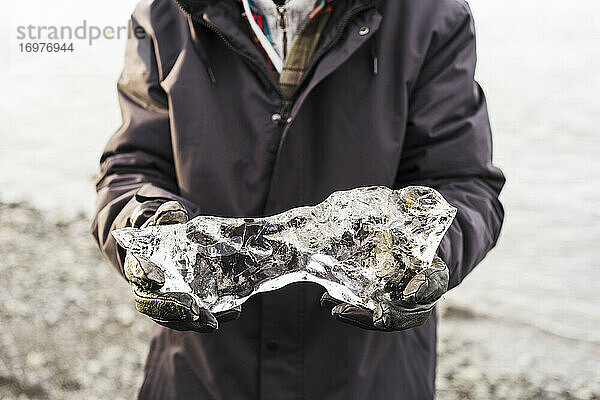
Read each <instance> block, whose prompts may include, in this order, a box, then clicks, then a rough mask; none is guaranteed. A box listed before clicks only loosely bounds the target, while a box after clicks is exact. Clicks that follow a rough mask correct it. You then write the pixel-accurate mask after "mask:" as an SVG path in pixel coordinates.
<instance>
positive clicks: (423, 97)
mask: <svg viewBox="0 0 600 400" xmlns="http://www.w3.org/2000/svg"><path fill="white" fill-rule="evenodd" d="M455 5H459V6H460V13H458V14H459V17H458V18H454V20H455V21H457V22H453V23H450V22H448V21H446V22H445V24H446V25H447V29H445V31H444V32H442V30H443V29H440V30H439V31H437V32H434V33H433V36H432V38H431V42H430V46H429V49H428V51H427V55H426V57H425V61H424V63H423V66H422V68H421V70H420V72H419V76H418V79H417V80H416V82H415V85H414V87H413V90H412V91H411V98H410V99H409V111H408V120H407V133H406V139H405V144H404V148H403V152H402V157H401V161H400V165H399V169H398V174H397V178H396V186H398V187H404V186H408V185H415V184H416V185H425V186H430V187H433V188H435V189H437V190H438V191H439V192H440V193H441V194H442V195H443V196H444V197H445V198H446V200H447V201H448V202H449V203H450V204H452V205H453V206H455V207H456V208H457V209H458V213H457V215H456V219H455V220H454V222H453V223H452V225H451V227H450V228H449V230H448V232H447V233H446V235H445V236H444V238H443V239H442V242H441V243H440V247H439V249H438V255H439V256H440V257H441V258H442V259H443V260H444V261H445V262H446V264H447V265H448V268H449V270H450V288H452V287H455V286H456V285H458V284H459V283H460V282H461V281H462V280H463V279H464V278H465V276H466V275H467V274H468V273H469V272H471V270H472V269H473V268H474V267H475V266H476V265H477V264H478V263H479V262H480V261H481V260H482V259H483V258H484V257H485V255H486V254H487V252H488V251H489V250H491V249H492V248H493V247H494V246H495V244H496V241H497V240H498V236H499V234H500V228H501V226H502V221H503V218H504V210H503V208H502V205H501V204H500V201H499V199H498V195H499V193H500V191H501V189H502V186H503V185H504V181H505V179H504V176H503V174H502V172H501V171H500V170H499V169H498V168H496V167H494V166H493V165H492V138H491V131H490V123H489V119H488V113H487V107H486V101H485V97H484V94H483V91H482V89H481V87H480V86H479V85H478V84H477V83H476V82H475V80H474V74H475V64H476V54H475V35H474V26H473V20H472V17H471V13H470V10H469V9H468V8H467V6H466V5H462V4H461V3H455Z"/></svg>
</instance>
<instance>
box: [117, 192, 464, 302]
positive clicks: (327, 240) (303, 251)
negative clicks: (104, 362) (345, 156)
mask: <svg viewBox="0 0 600 400" xmlns="http://www.w3.org/2000/svg"><path fill="white" fill-rule="evenodd" d="M455 215H456V209H455V208H454V207H452V206H451V205H450V204H448V203H447V202H446V200H445V199H444V198H443V197H442V196H441V195H440V194H439V193H438V192H437V191H435V190H434V189H431V188H428V187H422V186H411V187H407V188H404V189H401V190H391V189H389V188H386V187H362V188H357V189H352V190H347V191H339V192H335V193H333V194H331V195H330V196H329V197H328V198H327V199H326V200H325V201H323V202H322V203H320V204H317V205H315V206H313V207H299V208H294V209H291V210H288V211H286V212H283V213H281V214H278V215H274V216H271V217H265V218H221V217H213V216H199V217H196V218H194V219H192V220H190V221H189V222H187V223H185V224H175V225H164V226H153V227H148V228H144V229H133V228H127V229H122V230H115V231H113V232H112V234H113V236H114V237H115V239H116V240H117V242H118V243H119V244H120V245H121V246H122V247H123V248H125V249H127V250H129V251H131V252H132V253H133V254H134V255H136V256H138V257H141V258H144V259H147V260H149V261H151V262H153V263H154V264H156V265H157V266H159V268H161V269H162V270H163V272H164V275H165V284H164V286H163V287H162V288H161V289H160V292H163V293H167V292H186V293H190V294H191V296H192V297H193V298H194V299H195V300H196V301H197V302H198V305H199V306H200V307H203V308H206V309H208V310H209V311H212V312H218V311H224V310H228V309H230V308H233V307H235V306H237V305H240V304H242V303H243V302H245V301H246V300H247V299H248V298H249V297H250V296H252V295H254V294H256V293H261V292H266V291H270V290H275V289H279V288H281V287H283V286H285V285H288V284H290V283H293V282H300V281H310V282H315V283H318V284H319V285H322V286H323V287H325V288H326V289H327V291H328V292H329V294H330V295H331V296H333V297H334V298H336V299H339V300H342V301H344V302H347V303H351V304H354V305H359V306H362V307H366V308H368V309H371V310H373V309H375V306H376V304H377V303H378V302H379V301H382V300H389V299H390V289H389V288H390V285H388V286H386V284H388V283H391V282H396V283H399V282H406V281H407V277H410V276H412V275H411V274H414V273H415V272H416V271H419V270H421V269H422V268H425V267H426V266H428V265H429V264H430V263H431V261H432V260H433V257H434V255H435V252H436V250H437V247H438V245H439V243H440V241H441V239H442V237H443V235H444V233H445V232H446V230H447V229H448V227H449V226H450V224H451V223H452V220H453V219H454V216H455ZM396 288H397V286H396Z"/></svg>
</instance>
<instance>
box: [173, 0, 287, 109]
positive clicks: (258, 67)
mask: <svg viewBox="0 0 600 400" xmlns="http://www.w3.org/2000/svg"><path fill="white" fill-rule="evenodd" d="M175 2H176V3H177V5H179V8H181V10H182V11H183V12H184V13H185V14H187V15H189V16H190V18H192V19H193V20H194V21H196V22H198V23H199V24H200V25H202V26H205V27H206V28H208V29H210V30H211V31H212V32H214V33H215V35H217V36H218V37H219V38H220V39H221V40H222V41H223V43H225V46H227V48H229V49H230V50H231V51H233V52H234V53H235V54H237V55H239V56H241V57H243V58H245V59H246V60H248V61H249V62H250V64H252V66H253V67H254V68H255V69H256V70H257V71H259V73H260V74H262V75H263V76H264V77H265V78H266V79H267V82H269V83H271V85H272V86H273V87H274V88H275V91H276V92H277V94H279V97H280V98H283V93H281V89H280V88H279V85H275V84H273V81H272V80H271V77H270V76H269V75H268V74H267V73H266V72H265V71H264V69H263V67H262V66H261V65H260V64H258V63H257V62H256V61H254V59H252V57H249V56H248V55H247V54H245V53H244V52H241V51H239V50H238V49H236V48H235V47H234V46H233V45H232V44H231V43H230V42H229V40H228V39H227V38H226V37H225V35H223V33H221V31H220V30H219V28H217V27H216V25H214V24H213V23H212V22H210V21H209V20H208V18H207V17H204V18H206V19H204V18H199V17H198V16H196V15H193V14H191V13H189V12H188V11H187V10H186V9H185V7H184V6H183V4H182V3H181V1H180V0H175Z"/></svg>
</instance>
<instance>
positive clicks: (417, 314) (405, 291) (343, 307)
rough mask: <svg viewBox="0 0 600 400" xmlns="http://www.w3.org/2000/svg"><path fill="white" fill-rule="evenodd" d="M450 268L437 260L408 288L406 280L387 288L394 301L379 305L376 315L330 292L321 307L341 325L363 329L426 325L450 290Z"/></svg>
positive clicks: (407, 327) (388, 330)
mask: <svg viewBox="0 0 600 400" xmlns="http://www.w3.org/2000/svg"><path fill="white" fill-rule="evenodd" d="M448 279H449V272H448V267H447V266H446V264H445V263H444V262H443V261H442V259H441V258H439V257H438V256H435V258H434V259H433V262H432V263H431V266H429V267H428V268H425V269H424V270H423V271H421V272H419V273H417V274H415V275H414V276H412V277H411V278H410V280H408V283H406V285H403V284H402V281H403V280H400V281H398V282H396V283H394V282H392V283H390V284H389V285H387V287H386V290H388V291H389V292H390V296H391V298H392V301H389V302H383V303H379V304H377V306H376V308H375V311H374V312H373V311H371V310H368V309H366V308H362V307H358V306H354V305H351V304H348V303H343V302H341V301H339V300H337V299H334V298H333V297H331V296H330V295H329V294H328V293H327V292H325V294H323V297H321V305H322V306H323V307H325V308H327V309H329V310H331V315H333V317H334V318H335V319H337V320H339V321H342V322H346V323H348V324H352V325H355V326H358V327H360V328H363V329H370V330H378V331H385V332H391V331H401V330H404V329H409V328H414V327H415V326H419V325H422V324H423V323H425V321H427V319H428V318H429V316H430V315H431V311H432V310H433V307H434V305H435V302H436V301H437V300H438V299H439V298H440V297H441V296H442V295H443V294H444V293H446V291H447V290H448Z"/></svg>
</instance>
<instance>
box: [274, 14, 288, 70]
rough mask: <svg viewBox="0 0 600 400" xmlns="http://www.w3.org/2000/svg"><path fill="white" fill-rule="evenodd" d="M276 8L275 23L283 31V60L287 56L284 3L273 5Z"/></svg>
mask: <svg viewBox="0 0 600 400" xmlns="http://www.w3.org/2000/svg"><path fill="white" fill-rule="evenodd" d="M275 7H276V8H277V23H278V25H279V29H281V32H282V33H283V60H284V61H285V58H286V57H287V26H288V25H287V15H285V11H286V10H285V5H282V6H275Z"/></svg>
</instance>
